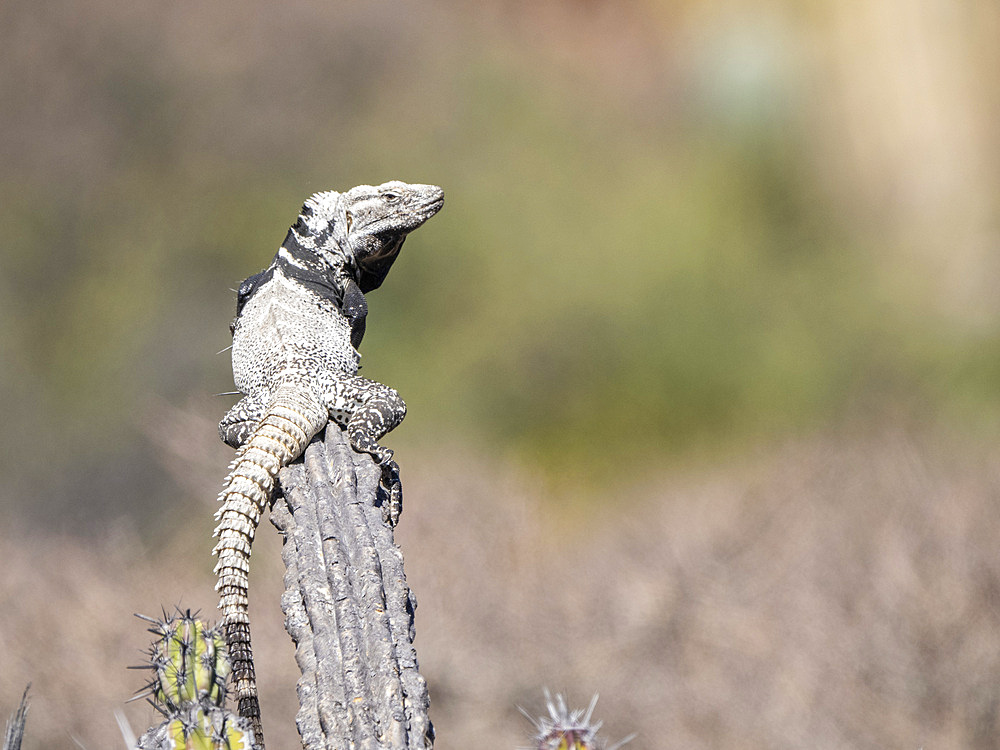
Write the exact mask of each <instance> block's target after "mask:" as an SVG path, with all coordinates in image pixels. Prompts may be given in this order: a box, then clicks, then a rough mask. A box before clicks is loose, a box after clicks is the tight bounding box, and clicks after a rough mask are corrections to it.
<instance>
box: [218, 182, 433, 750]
mask: <svg viewBox="0 0 1000 750" xmlns="http://www.w3.org/2000/svg"><path fill="white" fill-rule="evenodd" d="M443 201H444V194H443V192H442V191H441V189H440V188H438V187H436V186H433V185H408V184H406V183H403V182H387V183H385V184H383V185H378V186H371V185H360V186H358V187H356V188H352V189H351V190H349V191H347V192H346V193H336V192H333V191H329V192H324V193H317V194H316V195H314V196H312V197H311V198H309V200H307V201H306V202H305V203H304V204H303V206H302V212H301V213H300V215H299V218H298V221H296V223H295V224H294V225H293V226H292V228H291V229H290V230H289V232H288V236H287V237H286V238H285V241H284V243H282V245H281V247H280V248H279V250H278V252H277V254H276V255H275V256H274V260H273V261H272V263H271V265H270V266H269V267H268V268H267V269H266V270H265V271H263V272H261V273H260V274H257V275H255V276H251V277H250V278H248V279H247V280H246V281H244V282H243V284H241V285H240V290H239V294H238V298H237V316H236V320H235V321H234V323H233V326H232V330H233V349H232V355H233V376H234V380H235V382H236V387H237V388H238V389H239V390H240V392H241V393H243V394H245V395H244V397H243V398H242V399H241V400H240V401H239V402H238V403H237V404H236V405H235V406H234V407H233V408H232V409H230V410H229V412H228V413H227V414H226V416H225V417H223V419H222V422H221V423H220V424H219V432H220V435H221V436H222V439H223V440H224V441H225V442H226V443H228V444H229V445H232V446H233V447H235V448H237V449H238V450H237V453H236V457H235V458H234V460H233V463H232V465H231V466H230V472H229V476H228V477H227V478H226V481H225V486H224V488H223V490H222V492H221V493H220V499H221V501H222V507H221V508H220V509H219V512H218V513H217V514H216V518H217V519H218V520H219V525H218V527H217V528H216V531H215V533H216V536H217V537H218V539H219V541H218V544H216V546H215V550H214V552H215V554H216V555H218V558H219V559H218V564H217V565H216V567H215V572H216V574H217V576H218V584H217V585H216V589H217V590H218V591H219V597H220V602H219V606H220V608H221V609H222V614H223V619H222V622H223V626H224V627H225V630H226V638H227V640H228V641H229V649H230V655H231V658H232V661H233V675H234V678H235V684H236V695H237V699H238V702H239V711H240V714H241V715H243V716H245V717H247V718H248V719H250V721H251V724H252V727H253V730H254V734H255V736H256V737H257V742H258V744H257V748H258V750H262V749H263V732H262V730H261V726H260V708H259V705H258V701H257V688H256V682H255V677H254V671H253V657H252V652H251V648H250V628H249V614H248V609H247V604H248V599H247V590H248V579H247V574H248V571H249V568H250V565H249V559H250V549H251V545H252V543H253V538H254V534H255V532H256V529H257V525H258V523H259V522H260V518H261V516H262V514H263V513H264V511H265V510H266V508H267V506H268V504H269V502H270V500H271V496H272V491H273V489H274V482H275V479H276V477H277V475H278V472H279V471H280V470H281V468H282V467H283V466H285V465H287V464H288V463H289V462H290V461H292V460H294V459H295V458H297V457H298V456H300V455H301V454H302V452H303V451H304V450H305V448H306V446H307V445H308V444H309V441H310V440H311V439H312V438H313V436H314V435H316V434H317V433H318V432H319V431H320V430H322V429H323V427H325V426H326V424H327V423H328V421H330V420H331V419H332V420H333V421H335V422H336V423H338V424H340V425H342V426H343V427H345V428H346V432H347V437H348V440H349V441H350V443H351V446H352V447H353V448H354V450H356V451H358V452H361V453H368V454H370V455H371V456H372V457H373V458H374V459H375V460H376V462H377V463H378V464H379V465H380V466H381V468H382V487H383V490H384V492H385V495H386V498H387V500H386V504H385V507H386V521H387V522H388V523H390V524H395V523H396V521H397V520H398V517H399V513H400V510H401V507H402V486H401V484H400V481H399V468H398V466H397V465H396V463H395V462H394V461H393V460H392V451H391V450H389V449H388V448H385V447H383V446H381V445H379V443H378V440H379V439H380V438H381V437H382V436H383V435H385V434H386V433H387V432H389V431H390V430H392V429H393V428H394V427H395V426H396V425H398V424H399V423H400V421H402V419H403V417H404V416H405V415H406V404H405V403H403V400H402V399H401V398H400V397H399V394H398V393H396V391H394V390H393V389H392V388H389V387H388V386H385V385H382V384H381V383H377V382H375V381H372V380H367V379H366V378H362V377H359V376H358V374H357V372H358V362H359V360H360V355H359V354H358V351H357V349H356V346H358V345H360V343H361V338H362V336H363V335H364V330H365V315H366V314H367V309H368V308H367V302H366V301H365V299H364V294H363V293H364V292H367V291H371V290H372V289H375V288H377V287H378V286H379V285H380V284H381V283H382V280H383V279H384V278H385V275H386V274H387V273H388V271H389V268H390V266H391V265H392V263H393V261H394V260H395V259H396V257H397V256H398V254H399V251H400V248H401V247H402V245H403V241H404V240H405V238H406V235H407V234H409V233H410V232H411V231H413V230H414V229H416V228H417V227H419V226H420V225H421V224H423V223H424V222H425V221H426V220H427V219H429V218H430V217H431V216H433V215H434V214H435V213H437V212H438V211H439V210H440V208H441V206H442V205H443Z"/></svg>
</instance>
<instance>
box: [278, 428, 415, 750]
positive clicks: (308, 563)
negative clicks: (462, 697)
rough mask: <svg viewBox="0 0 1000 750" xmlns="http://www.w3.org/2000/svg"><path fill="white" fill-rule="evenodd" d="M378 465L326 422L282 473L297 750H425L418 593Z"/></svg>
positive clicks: (287, 614)
mask: <svg viewBox="0 0 1000 750" xmlns="http://www.w3.org/2000/svg"><path fill="white" fill-rule="evenodd" d="M381 475H382V472H381V469H380V468H379V467H378V466H377V465H376V464H375V462H374V461H373V460H372V458H371V456H369V455H367V454H362V453H358V452H356V451H354V450H352V449H351V447H350V444H349V442H348V439H347V437H346V435H345V433H344V431H343V430H341V429H338V428H337V427H336V426H335V425H333V424H331V425H330V426H328V427H327V430H326V436H325V440H323V441H320V440H314V441H313V442H312V443H311V444H310V445H309V447H308V448H307V449H306V453H305V459H304V461H301V462H298V461H296V462H295V463H293V464H291V465H289V466H287V467H286V468H284V469H283V470H282V471H281V474H280V478H279V479H280V489H281V495H282V497H280V498H279V499H278V500H276V501H275V504H274V510H273V511H272V513H271V520H272V522H273V523H274V525H275V526H277V527H278V529H279V531H281V532H282V534H283V535H284V537H285V541H284V546H283V549H282V558H283V559H284V561H285V566H286V573H285V594H284V595H283V596H282V601H281V606H282V609H283V610H284V612H285V628H286V629H287V630H288V632H289V634H290V635H291V636H292V639H293V640H294V641H295V643H296V651H295V658H296V661H297V662H298V664H299V667H300V669H301V670H302V677H301V678H300V679H299V683H298V693H299V713H298V715H297V717H296V721H297V724H298V728H299V734H300V735H301V737H302V745H303V747H304V748H305V750H341V749H342V748H348V747H351V748H356V749H357V750H383V749H385V748H392V750H426V749H427V748H430V747H431V746H432V745H433V740H434V730H433V728H432V726H431V722H430V718H429V717H428V713H427V712H428V706H429V698H428V694H427V684H426V682H425V681H424V678H423V677H422V676H421V674H420V672H419V668H418V665H417V655H416V651H415V650H414V647H413V639H414V627H413V614H414V609H415V608H416V600H415V599H414V597H413V594H412V593H411V591H410V589H409V587H408V586H407V584H406V576H405V574H404V572H403V555H402V553H401V552H400V550H399V548H398V547H397V546H396V544H395V542H394V540H393V529H392V527H391V526H390V525H389V524H388V523H386V522H385V520H384V517H383V509H382V507H381V505H382V504H384V503H387V502H389V498H388V497H387V496H386V493H385V492H384V491H380V490H379V479H380V478H381Z"/></svg>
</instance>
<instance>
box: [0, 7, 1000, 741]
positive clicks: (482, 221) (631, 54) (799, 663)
mask: <svg viewBox="0 0 1000 750" xmlns="http://www.w3.org/2000/svg"><path fill="white" fill-rule="evenodd" d="M0 42H2V43H0V102H2V106H0V134H2V138H0V227H2V229H3V233H2V244H0V259H2V263H3V271H2V274H0V404H2V407H3V413H4V419H3V424H4V428H3V429H2V430H0V472H2V477H3V480H4V481H3V483H2V489H0V522H2V531H0V562H2V572H0V596H2V602H3V606H2V607H0V708H2V709H3V710H4V712H7V711H9V710H10V709H12V708H13V707H14V705H15V703H16V700H17V698H18V697H19V695H20V691H21V689H22V688H23V686H24V684H25V683H27V682H28V681H31V682H32V683H33V689H32V692H33V696H34V703H33V708H32V712H31V714H30V717H29V725H28V737H27V742H26V747H27V748H32V747H42V746H60V747H69V746H72V745H73V743H74V741H77V742H79V743H80V744H82V746H84V747H88V748H97V747H115V746H119V747H120V746H121V745H120V738H119V737H118V733H117V728H116V726H115V722H114V719H113V716H112V712H113V710H115V709H116V708H120V707H121V705H122V702H123V701H124V700H125V699H126V698H128V697H129V695H130V694H131V693H132V691H133V690H134V689H136V688H138V687H139V683H140V680H141V675H138V674H136V673H135V672H126V671H125V669H124V667H125V666H126V665H128V664H135V663H138V662H139V661H140V660H141V656H140V653H139V652H140V650H141V649H143V648H145V646H146V645H147V642H148V636H147V634H146V633H145V632H144V628H143V625H142V623H141V622H140V621H138V620H135V619H134V618H132V617H131V613H132V612H143V613H146V614H155V613H157V612H158V611H159V609H160V607H161V605H162V606H166V607H168V608H169V607H172V606H173V605H175V604H180V605H181V606H183V607H192V608H197V607H200V608H202V610H203V612H204V613H205V614H206V615H209V616H214V594H213V592H212V585H213V579H212V574H211V569H212V564H213V560H212V558H211V556H210V554H209V550H210V548H211V542H210V540H209V535H210V533H211V530H212V528H213V526H214V523H213V520H212V517H211V516H212V512H213V511H214V501H215V494H216V492H217V491H218V489H219V486H220V483H221V481H222V478H223V476H224V473H225V467H226V464H227V461H228V457H229V454H230V452H229V451H228V450H227V449H226V448H225V446H223V445H221V443H219V442H218V439H217V436H216V433H215V423H216V422H217V420H218V418H219V417H220V416H221V415H222V413H223V412H224V411H225V410H226V409H227V408H228V406H229V405H230V404H231V403H232V398H231V397H216V396H214V395H213V394H216V393H219V392H223V391H228V390H231V382H232V380H231V372H230V369H229V362H228V358H227V356H226V355H225V354H223V355H216V352H218V351H219V350H221V349H223V348H224V347H226V346H228V344H229V336H228V331H227V324H228V322H229V320H230V318H231V316H232V313H233V310H234V294H233V292H232V289H233V288H235V286H236V285H237V284H238V282H239V281H240V280H241V279H242V278H244V277H245V276H248V275H249V274H250V273H252V272H255V271H256V270H259V269H260V268H262V267H263V266H266V265H267V263H268V262H269V260H270V257H271V255H272V254H273V252H274V250H275V248H276V247H277V245H278V243H279V242H280V241H281V239H282V238H283V237H284V234H285V231H286V229H287V226H288V225H289V224H290V223H291V222H292V221H294V218H295V212H296V210H297V208H298V206H299V205H300V204H301V201H302V200H303V199H304V198H305V197H306V196H307V195H308V194H310V193H311V192H314V191H317V190H325V189H345V188H347V187H350V186H352V185H354V184H358V183H363V182H364V183H378V182H381V181H384V180H387V179H403V180H409V181H419V182H433V183H437V184H440V185H442V186H443V187H444V188H445V192H446V195H447V204H446V207H445V209H444V211H443V212H442V213H441V215H440V216H439V217H436V218H435V219H434V220H433V221H432V222H431V223H429V224H428V225H427V226H426V227H425V228H424V229H422V230H421V231H420V232H418V233H417V234H415V235H414V236H413V237H412V238H411V239H410V240H409V241H408V242H407V245H406V248H405V250H404V252H403V254H402V256H401V257H400V259H399V261H398V262H397V263H396V268H395V269H394V270H393V272H392V274H391V275H390V276H389V278H388V280H387V282H386V284H385V285H384V286H383V287H382V288H381V289H380V290H378V291H377V292H375V293H374V294H373V295H371V298H370V300H369V301H370V306H371V315H370V319H369V328H368V330H369V333H368V336H367V338H366V340H365V343H364V347H363V351H364V355H365V357H364V367H365V369H364V373H365V374H366V375H367V376H368V377H372V378H376V379H379V380H381V381H383V382H386V383H390V384H392V385H393V386H394V387H396V388H398V390H399V391H400V392H401V393H402V394H403V396H404V398H406V400H407V403H408V405H409V407H410V411H409V416H408V417H407V420H406V422H405V424H404V425H403V426H402V427H401V428H400V429H399V430H397V431H396V432H395V433H394V434H393V435H392V436H391V438H389V440H388V441H387V442H388V444H389V445H391V446H392V447H393V448H395V449H396V450H397V457H398V459H399V460H400V463H401V465H402V469H403V472H404V473H403V479H404V483H405V484H406V494H407V497H406V509H405V512H404V515H403V519H402V523H401V526H400V528H399V531H398V539H399V541H400V544H401V545H402V548H403V551H404V554H405V556H406V560H407V569H408V571H409V576H410V583H411V585H412V586H413V588H414V590H415V592H416V594H417V597H418V600H419V602H420V609H419V610H418V613H417V637H418V640H417V648H418V653H419V655H420V658H421V664H422V668H423V672H424V674H425V675H426V676H427V678H428V681H429V684H430V689H431V696H432V701H433V709H432V711H433V713H432V716H433V718H434V720H435V722H436V726H437V730H438V737H439V741H438V747H440V748H442V749H443V750H448V748H459V747H468V746H471V745H473V744H475V743H482V744H489V745H490V746H496V747H514V746H517V745H524V744H526V742H527V737H528V731H529V727H528V725H527V723H526V722H525V721H524V719H523V718H522V717H520V716H519V714H518V713H517V711H516V708H515V706H516V705H522V706H524V707H525V708H527V709H529V710H531V711H532V712H533V713H537V712H538V711H539V710H540V708H541V703H542V700H541V690H542V687H543V686H548V687H549V688H551V689H552V690H554V691H556V690H558V691H563V692H566V693H567V694H568V697H569V699H570V702H571V703H572V704H575V705H577V706H580V707H583V706H584V705H585V704H586V702H587V701H588V700H589V697H590V695H591V694H592V693H594V692H600V693H601V696H602V697H601V701H600V703H599V704H598V710H597V714H598V715H599V717H600V718H603V719H604V720H605V724H606V730H607V735H608V737H609V739H612V740H614V739H617V738H618V737H621V736H623V735H625V734H628V733H630V732H632V731H636V732H638V733H639V734H638V737H637V738H636V739H635V740H634V741H633V744H632V745H631V746H632V747H636V748H661V747H663V748H669V747H685V748H687V747H692V748H732V747H741V748H798V747H815V748H840V747H851V748H868V747H870V748H885V747H899V748H918V747H927V748H931V747H933V748H992V747H995V746H996V744H997V741H998V738H1000V627H998V625H1000V562H998V552H997V548H998V539H1000V521H998V520H997V515H998V514H997V512H996V508H997V500H998V494H1000V469H998V466H1000V464H998V461H997V459H998V457H1000V455H998V454H1000V396H998V388H997V384H998V378H1000V295H998V294H997V293H996V288H997V285H998V281H1000V255H998V253H997V249H998V244H1000V221H998V219H1000V212H998V207H1000V169H998V167H1000V164H998V157H1000V6H997V5H996V4H995V3H993V2H989V1H988V0H970V1H969V2H961V3H960V2H946V1H945V2H941V1H933V0H910V1H909V2H904V0H869V1H868V2H866V3H848V4H845V3H837V2H833V1H832V0H816V1H815V2H808V3H802V2H790V1H786V0H772V1H771V2H756V3H754V2H750V1H749V0H730V1H728V2H704V1H696V0H690V1H688V2H670V3H667V2H657V1H656V0H634V1H633V2H629V3H620V2H619V3H615V2H608V1H607V0H576V1H575V2H574V1H571V0H535V1H534V2H523V1H519V0H506V1H504V2H493V3H471V2H461V1H454V0H453V1H451V2H448V1H447V0H441V1H440V2H415V1H414V2H398V3H391V2H365V3H337V2H333V3H320V2H307V1H304V0H290V1H289V2H285V3H281V4H277V3H274V4H267V3H260V2H240V3H237V2H231V1H230V0H222V1H221V2H215V3H211V4H206V3H199V2H190V1H189V0H179V1H178V2H173V3H160V4H152V3H141V2H140V3H137V2H120V1H119V0H92V1H91V2H87V3H83V2H79V0H77V1H76V2H73V1H72V0H32V2H27V1H26V0H14V1H13V2H6V3H3V4H2V5H0ZM256 546H257V554H255V556H254V572H253V583H252V588H253V594H252V597H253V603H252V606H253V609H254V612H253V616H254V617H255V623H256V629H255V633H254V638H255V646H256V648H257V651H258V654H259V656H258V672H259V673H260V674H261V675H262V678H261V681H262V684H263V704H264V713H265V717H264V719H265V723H266V724H267V726H268V733H269V740H270V741H271V744H272V745H273V746H275V747H294V746H295V743H296V737H295V732H294V725H293V718H292V717H293V716H294V711H295V696H294V690H293V683H294V680H295V676H296V672H295V665H294V662H293V660H292V657H291V646H290V644H289V643H288V639H287V637H286V636H285V634H284V632H283V630H282V626H281V615H280V612H279V611H278V602H277V598H278V592H279V591H280V586H281V582H280V579H281V565H280V560H279V557H278V553H277V546H278V541H277V539H276V534H275V533H274V532H273V530H271V529H270V528H265V529H264V530H263V533H262V535H261V538H260V540H259V542H258V544H257V545H256ZM126 713H127V715H128V717H129V720H130V722H131V723H132V725H133V727H134V728H135V729H136V730H137V731H141V730H142V729H144V728H145V727H146V726H148V725H149V724H150V723H151V722H152V721H153V720H154V716H153V712H152V710H151V709H149V708H148V707H146V706H144V705H142V704H132V705H131V706H129V707H128V708H127V710H126Z"/></svg>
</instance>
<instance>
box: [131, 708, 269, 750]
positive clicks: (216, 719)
mask: <svg viewBox="0 0 1000 750" xmlns="http://www.w3.org/2000/svg"><path fill="white" fill-rule="evenodd" d="M253 743H254V740H253V732H252V731H251V729H250V726H249V723H248V722H247V721H246V720H245V719H243V718H241V717H239V716H237V715H236V714H234V713H233V712H232V711H227V710H226V709H223V708H219V707H217V706H206V705H204V704H201V705H199V704H189V705H187V706H185V707H184V709H183V710H181V711H178V712H176V713H175V714H173V715H172V716H170V717H169V718H168V719H167V720H166V721H165V722H163V724H161V725H160V726H159V727H157V728H155V729H153V730H150V731H149V732H147V733H146V735H144V736H143V739H142V741H140V742H139V747H140V748H143V750H251V748H253Z"/></svg>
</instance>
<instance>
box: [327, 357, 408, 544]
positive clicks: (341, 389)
mask: <svg viewBox="0 0 1000 750" xmlns="http://www.w3.org/2000/svg"><path fill="white" fill-rule="evenodd" d="M323 402H324V403H325V404H326V405H327V408H328V409H329V410H330V419H332V420H333V421H335V422H337V423H338V424H340V425H342V426H344V427H345V428H346V430H347V438H348V440H350V442H351V447H352V448H354V450H356V451H358V452H359V453H367V454H369V455H370V456H371V457H372V458H374V459H375V461H376V462H377V463H378V464H379V466H380V467H381V469H382V480H381V482H380V486H381V487H382V489H383V490H384V491H385V493H386V495H387V498H388V502H387V503H386V507H385V512H384V516H385V520H386V521H388V523H389V524H390V525H391V526H395V525H396V523H397V522H398V521H399V515H400V513H401V512H402V510H403V486H402V483H401V482H400V480H399V466H398V465H397V464H396V462H395V461H393V460H392V450H391V449H389V448H386V447H385V446H382V445H379V443H378V441H379V439H380V438H381V437H382V436H384V435H385V434H386V433H387V432H389V431H390V430H392V429H393V428H394V427H396V426H397V425H398V424H399V423H400V422H402V421H403V417H405V416H406V403H405V402H404V401H403V399H402V398H401V397H400V395H399V393H397V392H396V390H395V389H394V388H390V387H389V386H387V385H383V384H382V383H379V382H377V381H374V380H368V379H367V378H362V377H360V376H358V375H355V376H352V377H345V378H343V379H342V380H341V381H340V382H338V383H337V385H336V386H335V387H334V389H333V390H332V391H330V392H328V393H326V394H324V396H323Z"/></svg>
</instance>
